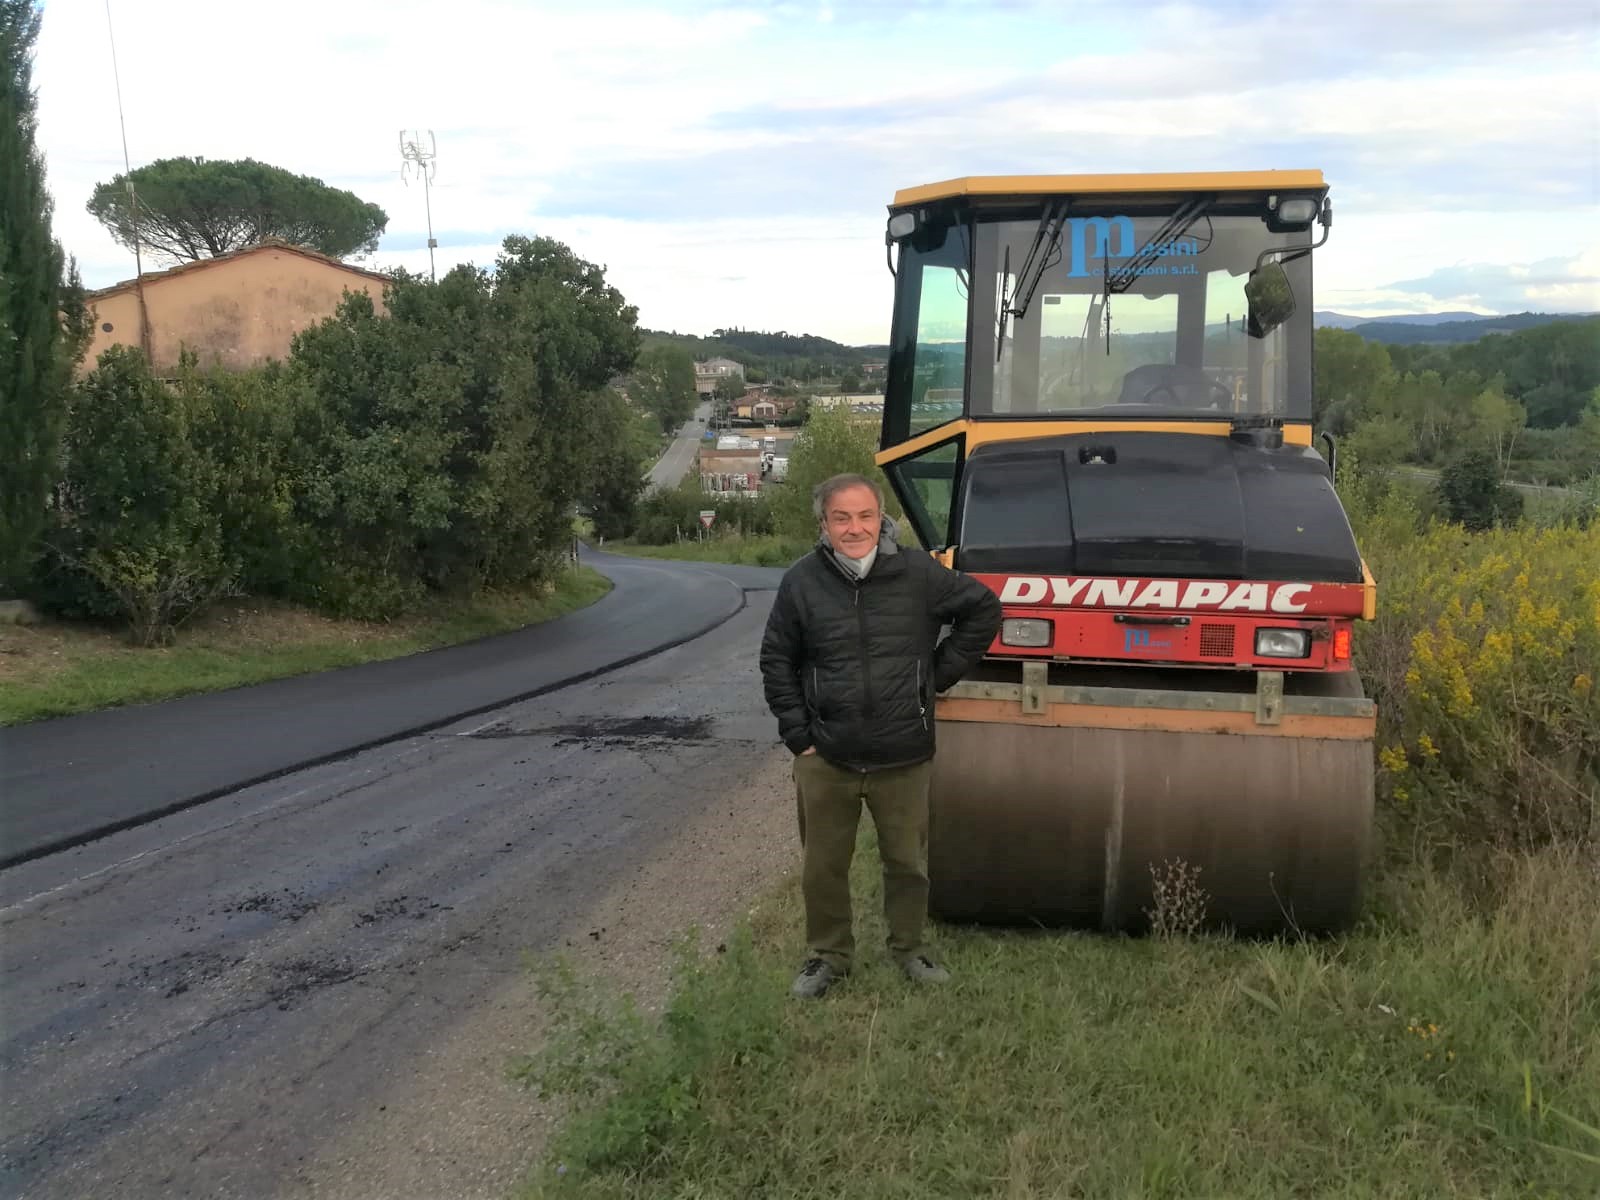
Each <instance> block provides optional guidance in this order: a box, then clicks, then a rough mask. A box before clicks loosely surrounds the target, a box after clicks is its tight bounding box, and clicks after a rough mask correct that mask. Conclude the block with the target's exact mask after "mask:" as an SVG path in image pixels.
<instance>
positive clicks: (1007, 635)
mask: <svg viewBox="0 0 1600 1200" xmlns="http://www.w3.org/2000/svg"><path fill="white" fill-rule="evenodd" d="M1000 642H1001V644H1002V645H1006V646H1033V647H1039V646H1048V645H1049V644H1050V622H1049V621H1041V620H1039V619H1038V618H1037V617H1007V618H1006V619H1005V620H1003V621H1001V622H1000Z"/></svg>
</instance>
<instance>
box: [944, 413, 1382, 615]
mask: <svg viewBox="0 0 1600 1200" xmlns="http://www.w3.org/2000/svg"><path fill="white" fill-rule="evenodd" d="M957 521H958V525H957V530H958V537H957V542H958V546H959V549H958V551H957V558H956V566H957V567H958V568H959V569H961V570H963V571H978V572H1025V573H1029V574H1056V575H1062V574H1068V575H1114V576H1140V577H1148V576H1158V577H1162V578H1184V579H1282V580H1304V581H1313V582H1327V583H1359V582H1361V580H1362V571H1361V557H1360V554H1359V553H1358V551H1357V549H1356V543H1355V536H1354V535H1353V534H1352V533H1351V530H1350V522H1349V520H1348V519H1347V518H1346V516H1345V513H1344V508H1343V506H1342V505H1341V504H1340V503H1339V497H1338V495H1337V493H1335V492H1334V490H1333V484H1332V481H1331V480H1330V479H1329V477H1328V467H1327V464H1326V463H1325V462H1324V461H1323V459H1322V457H1321V456H1320V455H1318V454H1317V453H1316V452H1315V451H1314V450H1311V449H1310V448H1309V447H1304V446H1282V447H1278V448H1264V447H1262V446H1260V445H1256V444H1252V443H1250V442H1247V441H1243V440H1235V439H1233V438H1228V437H1217V436H1214V435H1203V434H1188V433H1156V432H1144V431H1138V432H1127V433H1086V434H1069V435H1063V436H1060V437H1051V438H1040V439H1036V440H1029V441H1023V442H1000V443H990V444H989V445H986V446H981V447H979V448H978V449H977V450H975V451H974V452H973V453H972V455H971V456H970V457H969V458H968V459H967V462H966V464H965V466H964V468H963V470H962V478H961V495H960V499H959V509H958V516H957Z"/></svg>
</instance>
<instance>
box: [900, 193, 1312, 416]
mask: <svg viewBox="0 0 1600 1200" xmlns="http://www.w3.org/2000/svg"><path fill="white" fill-rule="evenodd" d="M1070 213H1071V215H1064V216H1062V218H1061V219H1060V220H1059V221H1056V222H1043V223H1042V222H1041V216H1042V214H1041V212H1040V210H1038V209H1034V210H1032V211H1030V212H1023V213H999V214H983V213H979V214H977V215H975V216H972V215H968V216H963V217H961V218H958V219H957V220H956V221H955V222H954V223H952V224H949V225H947V226H946V227H945V229H944V232H943V234H942V237H941V236H940V235H938V234H937V233H935V234H933V236H929V237H923V238H922V239H920V241H919V244H918V246H917V247H916V248H912V247H910V246H907V248H906V251H905V252H904V253H902V255H901V259H900V263H899V269H898V272H897V289H896V290H897V304H896V313H895V334H894V339H893V340H894V349H895V351H896V353H895V361H894V362H893V363H892V364H891V379H890V386H889V395H888V397H887V400H888V404H887V406H886V407H887V408H888V409H889V410H891V411H890V412H886V416H888V417H890V419H889V420H888V421H886V430H885V432H886V434H887V435H888V437H887V438H886V441H889V442H892V441H895V440H898V438H900V437H909V436H915V435H916V434H917V433H919V432H922V431H925V430H928V429H932V428H935V427H936V426H938V425H941V424H943V423H944V422H946V421H949V420H953V419H954V418H956V417H958V416H960V415H962V413H963V411H964V412H965V413H967V414H968V415H971V416H975V417H1000V418H1005V417H1016V418H1022V417H1056V418H1060V417H1102V418H1119V419H1130V418H1160V419H1169V418H1170V419H1183V418H1196V419H1210V420H1216V419H1218V418H1219V417H1220V418H1222V419H1227V418H1229V417H1232V416H1241V415H1251V416H1270V417H1279V418H1284V419H1289V420H1309V419H1310V417H1311V336H1312V305H1311V294H1312V293H1311V257H1312V256H1311V255H1310V254H1301V255H1298V256H1296V257H1293V258H1291V259H1289V260H1288V261H1286V262H1283V264H1282V265H1283V268H1284V271H1285V272H1286V277H1287V281H1288V284H1289V288H1290V290H1291V291H1292V301H1293V311H1292V312H1291V313H1290V314H1289V315H1288V317H1287V318H1286V319H1284V320H1283V321H1282V323H1281V324H1278V325H1276V326H1275V327H1273V328H1271V329H1269V330H1265V331H1264V330H1262V329H1261V328H1260V327H1259V324H1258V323H1253V322H1252V321H1251V319H1250V311H1251V310H1250V303H1249V301H1248V300H1247V298H1246V292H1245V285H1246V283H1247V282H1248V281H1249V278H1250V272H1251V270H1252V269H1253V268H1255V267H1256V266H1257V263H1258V261H1259V259H1260V256H1261V252H1262V251H1264V250H1268V249H1274V248H1288V247H1292V246H1304V245H1308V244H1309V242H1310V239H1311V232H1310V231H1309V230H1307V231H1296V232H1292V233H1274V232H1272V231H1271V230H1269V229H1268V227H1267V223H1266V219H1265V213H1264V211H1262V210H1261V209H1260V207H1259V205H1258V206H1257V207H1256V210H1255V211H1250V209H1249V208H1248V207H1247V206H1242V205H1239V204H1237V203H1235V204H1232V205H1231V206H1229V205H1222V204H1214V205H1212V206H1211V207H1202V206H1198V205H1197V206H1195V208H1194V209H1192V210H1191V212H1190V214H1189V215H1187V216H1186V217H1184V219H1183V220H1181V221H1179V222H1176V223H1174V221H1173V215H1174V210H1173V209H1172V208H1170V207H1169V208H1167V209H1166V210H1163V211H1148V212H1129V211H1119V210H1115V209H1105V210H1099V211H1093V210H1087V209H1084V208H1081V207H1074V208H1072V209H1071V210H1070ZM1281 257H1282V256H1271V257H1269V259H1268V262H1269V264H1270V263H1272V262H1275V261H1278V260H1279V259H1280V258H1281ZM891 414H892V415H891Z"/></svg>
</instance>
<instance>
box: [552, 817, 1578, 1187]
mask: <svg viewBox="0 0 1600 1200" xmlns="http://www.w3.org/2000/svg"><path fill="white" fill-rule="evenodd" d="M874 859H875V853H874V850H873V846H872V838H871V834H870V831H864V832H863V837H862V845H861V847H860V851H859V853H858V857H857V860H856V861H857V865H856V871H855V874H856V879H855V886H856V895H857V896H864V897H866V901H865V903H866V905H867V912H866V913H858V918H857V919H858V929H859V933H858V936H859V937H860V944H861V945H862V946H863V947H864V948H866V949H868V950H869V951H870V949H871V948H872V947H873V946H874V945H881V933H882V926H881V922H880V921H878V920H877V919H875V917H874V916H869V915H868V914H871V913H874V912H875V908H876V905H877V903H878V901H877V895H878V892H877V889H876V887H875V884H874V881H873V879H872V878H871V876H872V875H873V874H874V871H875V863H874V862H873V860H874ZM1502 867H1503V872H1504V874H1503V879H1502V885H1501V887H1500V889H1499V893H1498V894H1499V896H1500V897H1501V899H1500V900H1498V901H1497V902H1496V903H1494V904H1493V905H1492V906H1490V905H1487V904H1485V903H1484V902H1483V899H1482V897H1481V896H1473V895H1470V894H1468V893H1466V892H1464V891H1463V890H1462V889H1460V888H1459V887H1458V886H1457V885H1455V884H1453V883H1450V882H1448V881H1447V880H1446V879H1444V878H1443V877H1440V876H1436V875H1432V874H1429V873H1415V872H1414V873H1411V874H1407V875H1404V876H1395V877H1391V878H1390V879H1389V880H1387V881H1386V882H1384V883H1383V884H1382V894H1381V896H1380V897H1379V898H1378V902H1377V903H1376V904H1375V905H1374V906H1373V907H1374V915H1372V916H1370V917H1369V918H1368V919H1367V920H1366V921H1365V922H1364V924H1363V925H1362V926H1361V927H1360V928H1359V929H1358V930H1356V931H1355V932H1353V933H1352V934H1350V935H1349V936H1346V937H1343V938H1339V939H1330V940H1325V941H1321V942H1311V943H1290V942H1274V943H1246V942H1237V941H1229V940H1224V939H1212V938H1199V939H1154V938H1152V939H1144V940H1131V939H1125V938H1115V937H1106V936H1102V935H1095V934H1073V933H1042V932H995V931H968V930H958V929H946V930H942V931H941V932H940V935H939V945H940V949H941V951H942V954H943V957H944V958H945V960H946V961H947V962H948V963H949V964H950V966H951V968H952V970H953V971H954V972H955V976H956V979H955V982H954V983H953V984H952V985H950V986H949V988H947V989H946V990H942V991H937V992H917V991H914V990H912V988H911V987H910V985H908V984H906V983H905V982H904V981H902V980H901V979H900V978H899V976H898V975H896V974H895V973H894V972H892V971H891V970H890V969H889V968H888V967H886V966H884V965H882V964H881V963H879V962H874V961H873V959H874V958H878V957H880V956H877V955H873V954H871V953H870V952H869V953H868V954H866V955H865V956H864V957H865V958H866V960H867V961H865V962H863V964H862V966H861V967H860V968H858V970H857V972H856V973H855V975H853V976H852V978H851V979H850V980H848V981H847V982H846V983H845V984H844V985H842V986H840V987H839V988H838V989H836V991H835V992H834V993H832V994H830V995H829V996H828V997H827V998H825V999H824V1000H823V1001H821V1002H820V1003H816V1004H800V1003H798V1002H793V1001H790V1000H788V998H787V995H786V989H787V985H788V982H789V979H790V977H791V974H792V972H793V971H794V969H795V967H796V966H797V964H798V954H797V951H798V949H799V948H800V947H801V944H802V937H801V915H800V906H799V901H798V895H797V889H796V888H795V886H794V885H793V884H792V883H791V884H790V885H789V886H787V887H785V888H784V889H783V890H781V891H780V892H778V893H777V894H776V895H775V896H774V897H773V898H772V899H770V900H769V901H768V902H766V903H765V904H763V905H762V906H761V907H760V908H759V909H758V910H757V912H756V913H755V915H754V916H753V918H752V920H751V921H750V922H749V923H748V925H747V926H746V927H745V928H743V929H742V930H741V933H740V935H739V936H738V937H736V938H734V939H732V940H731V941H730V943H729V944H728V947H727V949H726V952H725V953H721V954H712V955H709V956H699V955H695V954H694V953H692V952H688V953H686V954H685V955H684V958H683V962H682V964H681V965H680V975H679V985H678V990H677V993H676V996H675V998H674V999H673V1001H672V1003H671V1005H670V1007H669V1009H668V1011H667V1012H666V1014H665V1017H664V1019H663V1020H662V1021H660V1022H659V1023H655V1022H647V1021H644V1020H642V1019H640V1018H639V1017H638V1016H637V1015H636V1014H632V1013H630V1012H629V1011H628V1010H627V1009H626V1008H625V1007H624V1006H621V1005H619V1004H618V1003H616V1002H615V1001H612V1000H609V999H607V998H606V997H605V996H604V994H603V993H601V992H599V991H591V990H589V989H586V988H585V987H584V986H583V985H582V984H581V983H580V982H579V981H576V980H575V979H573V978H572V976H571V975H570V974H567V973H564V972H562V971H561V970H559V969H555V968H550V967H548V965H547V968H546V969H545V971H544V973H543V974H542V976H541V978H542V979H543V981H544V985H545V989H546V995H547V999H548V1000H549V1002H550V1003H551V1005H552V1006H553V1011H554V1012H555V1014H556V1018H557V1020H556V1030H557V1032H556V1036H554V1037H553V1038H552V1039H551V1040H550V1041H549V1042H548V1043H547V1044H546V1046H545V1048H544V1049H543V1050H542V1051H541V1052H540V1053H539V1054H538V1055H537V1056H536V1057H534V1058H532V1059H530V1060H529V1061H528V1063H527V1064H526V1065H525V1068H524V1070H523V1074H524V1076H525V1077H526V1078H527V1079H528V1080H529V1081H530V1082H531V1083H533V1084H535V1085H537V1086H539V1087H541V1088H542V1089H544V1090H546V1091H547V1093H550V1094H561V1095H565V1096H568V1097H580V1098H585V1099H586V1101H587V1103H586V1104H585V1105H582V1106H580V1107H579V1109H578V1110H577V1115H576V1116H575V1117H574V1118H573V1119H572V1120H571V1121H570V1122H569V1123H568V1124H567V1125H566V1127H565V1128H564V1130H563V1131H562V1133H561V1134H560V1135H559V1136H558V1138H557V1139H556V1140H555V1141H554V1143H553V1144H552V1147H551V1150H550V1153H549V1154H548V1155H547V1156H546V1162H545V1163H544V1164H543V1165H542V1166H541V1168H540V1169H539V1171H538V1173H537V1174H536V1176H535V1177H534V1178H533V1179H532V1180H530V1182H529V1184H528V1186H527V1188H526V1190H525V1193H524V1194H525V1195H526V1196H528V1197H570V1196H578V1197H598V1196H604V1197H608V1198H615V1197H641V1198H642V1197H651V1198H652V1200H656V1198H667V1197H678V1198H684V1200H687V1198H690V1197H695V1198H703V1197H744V1196H763V1197H809V1196H818V1197H821V1196H830V1197H831V1196H839V1195H849V1196H851V1197H857V1198H862V1200H878V1198H885V1200H887V1198H889V1197H961V1198H962V1200H969V1198H979V1197H994V1198H997V1200H998V1198H1005V1200H1021V1198H1025V1197H1095V1198H1097V1200H1099V1198H1105V1197H1208V1198H1212V1197H1229V1198H1234V1200H1249V1198H1254V1197H1262V1198H1266V1197H1271V1198H1273V1200H1281V1198H1284V1197H1300V1196H1306V1197H1311V1196H1319V1197H1320V1196H1339V1197H1386V1198H1388V1197H1417V1198H1419V1200H1420V1198H1422V1197H1427V1198H1429V1200H1434V1198H1439V1197H1468V1196H1471V1197H1483V1196H1512V1195H1515V1196H1519V1197H1552V1198H1553V1197H1558V1196H1559V1197H1576V1196H1590V1195H1595V1194H1596V1193H1597V1190H1600V1157H1597V1156H1600V1131H1597V1130H1596V1128H1595V1127H1596V1126H1600V864H1596V863H1595V862H1593V861H1585V860H1583V859H1582V858H1580V857H1579V856H1578V855H1577V854H1576V853H1575V852H1572V851H1559V850H1551V851H1546V852H1543V853H1541V854H1538V855H1528V856H1521V857H1516V858H1509V857H1508V858H1507V859H1505V860H1503V862H1502Z"/></svg>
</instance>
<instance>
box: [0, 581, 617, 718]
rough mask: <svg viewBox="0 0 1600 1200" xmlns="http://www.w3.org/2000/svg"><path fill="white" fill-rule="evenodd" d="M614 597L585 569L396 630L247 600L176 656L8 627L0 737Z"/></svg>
mask: <svg viewBox="0 0 1600 1200" xmlns="http://www.w3.org/2000/svg"><path fill="white" fill-rule="evenodd" d="M610 590H611V582H610V581H609V580H608V579H606V578H605V577H604V576H602V575H600V574H599V573H598V572H596V571H593V570H590V569H589V568H588V567H580V568H578V569H576V570H574V571H571V572H568V573H567V574H565V575H564V576H563V577H562V578H561V579H560V580H559V581H558V583H557V584H556V586H555V587H554V589H553V590H547V591H539V592H526V591H503V592H489V593H485V594H483V595H481V596H479V597H477V598H475V599H473V600H471V601H468V602H460V601H456V602H451V603H444V602H441V603H439V604H438V605H437V606H436V607H434V608H431V609H429V610H427V611H424V612H421V613H418V614H415V615H413V616H409V617H405V618H403V619H400V620H395V621H390V622H387V623H376V622H366V621H338V620H333V619H331V618H328V617H323V616H320V615H318V614H316V613H313V612H311V611H309V610H307V609H304V608H299V607H296V606H294V605H288V604H281V603H277V602H275V601H266V600H244V601H241V602H237V603H226V604H219V605H217V606H216V607H215V608H213V609H212V610H211V611H210V612H208V613H206V614H205V615H204V617H202V618H198V619H197V620H196V621H195V622H194V623H193V624H191V625H187V626H185V627H184V629H183V630H182V632H181V633H180V634H179V640H178V643H177V644H176V645H174V646H168V647H162V648H157V649H149V650H142V649H137V648H134V647H132V646H129V645H128V644H127V641H126V639H125V638H124V637H123V636H122V634H121V633H119V632H117V631H115V630H109V629H102V628H95V627H90V626H82V625H75V624H66V623H60V622H47V623H45V624H42V625H29V626H14V625H6V626H0V725H16V724H20V723H21V722H24V721H34V720H39V719H41V718H44V717H57V716H66V715H68V714H71V713H79V712H88V711H90V710H93V709H100V708H110V707H114V706H116V705H121V704H137V703H143V702H147V701H152V700H166V699H170V698H172V697H174V696H182V695H188V694H190V693H193V692H210V691H218V690H220V689H222V688H230V687H238V686H240V685H242V684H250V683H263V682H265V681H266V680H269V679H280V678H283V677H284V676H287V675H303V674H307V673H310V672H313V671H324V670H327V669H329V668H331V667H349V666H355V665H356V664H358V663H364V662H373V661H376V660H378V659H385V658H398V657H400V656H401V655H405V654H414V653H416V652H418V651H421V650H431V649H434V648H436V647H439V646H450V645H455V644H457V643H460V642H466V641H471V640H473V639H475V638H480V637H486V636H488V635H490V634H495V633H506V632H509V631H511V630H514V629H520V628H522V627H523V626H525V625H532V624H537V623H538V622H541V621H548V620H551V619H553V618H555V617H559V616H561V615H562V614H564V613H568V612H572V611H573V610H575V609H578V608H582V607H583V606H585V605H587V604H592V603H594V601H596V600H598V599H599V598H600V597H601V596H603V595H605V594H606V592H608V591H610Z"/></svg>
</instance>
